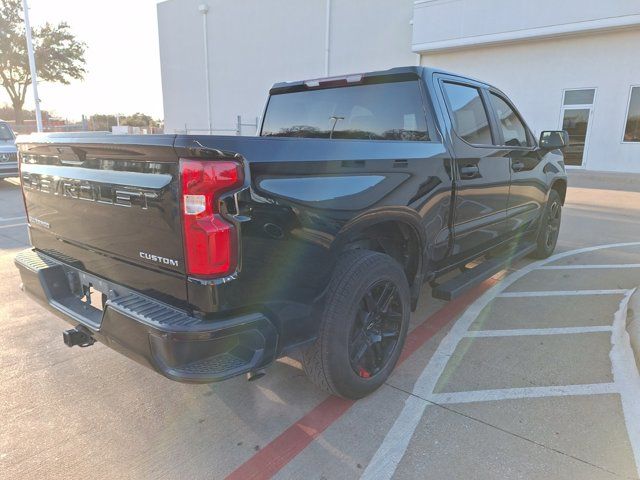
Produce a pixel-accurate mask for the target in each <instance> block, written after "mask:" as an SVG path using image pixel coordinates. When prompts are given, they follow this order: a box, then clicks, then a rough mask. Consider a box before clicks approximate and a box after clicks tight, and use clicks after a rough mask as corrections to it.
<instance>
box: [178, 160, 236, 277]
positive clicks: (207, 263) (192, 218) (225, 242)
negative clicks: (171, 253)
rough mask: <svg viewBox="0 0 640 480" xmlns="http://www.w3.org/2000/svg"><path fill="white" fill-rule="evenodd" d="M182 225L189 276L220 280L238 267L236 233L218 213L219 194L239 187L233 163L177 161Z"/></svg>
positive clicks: (231, 225)
mask: <svg viewBox="0 0 640 480" xmlns="http://www.w3.org/2000/svg"><path fill="white" fill-rule="evenodd" d="M180 178H181V182H182V198H181V208H182V225H183V231H184V251H185V259H186V265H187V273H188V274H189V275H196V276H205V277H220V276H224V275H227V274H230V273H232V272H233V271H234V270H235V269H236V267H237V265H238V252H237V244H238V241H237V232H236V228H235V226H234V225H233V224H232V223H230V222H228V221H227V220H225V219H224V218H223V217H222V216H221V215H220V212H219V211H218V205H217V202H218V200H219V198H220V195H221V194H222V193H224V192H227V191H229V190H233V189H234V188H237V187H239V186H241V185H242V183H243V174H242V168H241V166H240V164H238V163H237V162H233V161H216V160H209V161H202V160H190V159H189V160H186V159H181V160H180Z"/></svg>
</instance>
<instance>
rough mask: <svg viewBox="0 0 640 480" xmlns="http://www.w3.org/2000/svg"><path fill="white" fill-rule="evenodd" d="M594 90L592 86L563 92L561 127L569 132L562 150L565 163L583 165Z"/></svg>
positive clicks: (576, 165)
mask: <svg viewBox="0 0 640 480" xmlns="http://www.w3.org/2000/svg"><path fill="white" fill-rule="evenodd" d="M595 92H596V91H595V89H594V88H588V89H580V90H565V92H564V98H563V102H562V111H561V128H562V130H566V131H567V132H569V145H568V146H567V147H566V148H565V150H564V163H565V165H570V166H575V167H583V166H584V165H585V159H586V153H587V147H588V139H589V123H590V121H591V116H592V114H593V100H594V97H595Z"/></svg>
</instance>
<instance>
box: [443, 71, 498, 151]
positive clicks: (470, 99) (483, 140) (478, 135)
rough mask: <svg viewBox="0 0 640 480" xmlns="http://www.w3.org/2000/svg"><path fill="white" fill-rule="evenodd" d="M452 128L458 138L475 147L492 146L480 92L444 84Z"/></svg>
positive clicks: (458, 85)
mask: <svg viewBox="0 0 640 480" xmlns="http://www.w3.org/2000/svg"><path fill="white" fill-rule="evenodd" d="M444 90H445V93H446V96H447V100H448V101H449V109H450V112H451V117H452V120H453V126H454V129H455V131H456V133H457V134H458V136H459V137H460V138H462V139H463V140H464V141H465V142H468V143H471V144H475V145H492V144H493V139H492V138H491V128H490V126H489V117H488V116H487V111H486V109H485V107H484V102H483V101H482V97H481V96H480V91H479V90H478V89H477V88H475V87H471V86H467V85H460V84H457V83H448V82H445V84H444Z"/></svg>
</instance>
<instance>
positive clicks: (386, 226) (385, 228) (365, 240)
mask: <svg viewBox="0 0 640 480" xmlns="http://www.w3.org/2000/svg"><path fill="white" fill-rule="evenodd" d="M355 248H363V249H367V250H373V251H376V252H380V253H385V254H387V255H389V256H390V257H391V258H393V259H394V260H396V261H397V262H398V263H399V264H400V265H401V266H402V269H403V270H404V272H405V274H406V275H407V280H408V282H409V285H412V284H413V282H414V280H415V279H416V274H417V273H418V269H419V267H420V261H421V260H422V258H421V243H420V237H419V236H418V233H417V232H416V231H415V229H414V227H412V226H410V225H409V224H407V223H404V222H400V221H395V220H390V221H386V222H380V223H376V224H374V225H370V226H368V227H366V228H363V229H362V230H360V231H358V232H356V233H353V234H351V235H350V238H349V241H348V242H347V243H346V245H345V247H344V250H351V249H355Z"/></svg>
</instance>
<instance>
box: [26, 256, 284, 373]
mask: <svg viewBox="0 0 640 480" xmlns="http://www.w3.org/2000/svg"><path fill="white" fill-rule="evenodd" d="M15 264H16V266H17V267H18V269H19V270H20V276H21V278H22V287H23V290H24V291H25V293H27V294H28V295H29V296H30V297H32V298H33V299H34V300H36V301H37V302H38V303H39V304H41V305H42V306H44V307H45V308H47V309H48V310H49V311H51V312H53V313H55V314H56V315H57V316H59V317H60V318H62V319H63V320H65V321H67V322H69V323H70V324H72V325H74V326H78V325H82V326H84V327H86V328H87V329H89V331H90V332H91V334H92V336H93V337H94V338H95V339H96V340H98V341H99V342H101V343H103V344H105V345H107V346H109V347H111V348H113V349H114V350H116V351H118V352H120V353H122V354H124V355H126V356H127V357H129V358H131V359H133V360H135V361H137V362H139V363H141V364H142V365H145V366H147V367H149V368H152V369H154V370H156V371H157V372H159V373H161V374H162V375H164V376H166V377H168V378H170V379H172V380H177V381H181V382H188V383H211V382H217V381H221V380H225V379H227V378H231V377H234V376H237V375H241V374H243V373H247V372H251V371H254V370H258V369H261V368H263V367H265V366H266V365H268V364H270V363H271V362H273V361H274V360H275V358H276V348H277V343H278V333H277V330H276V328H275V327H274V325H273V324H272V323H271V321H270V320H269V319H268V318H267V317H266V316H264V315H263V314H261V313H246V314H242V315H236V316H233V317H228V318H220V319H216V320H203V319H201V318H198V317H194V316H190V315H189V314H188V313H187V312H185V311H183V310H179V309H176V308H173V307H171V306H169V305H166V304H164V303H161V302H158V301H157V300H154V299H151V298H149V297H147V296H145V295H142V294H140V293H138V292H135V291H132V290H130V289H127V288H126V287H123V286H121V285H117V284H114V283H112V282H109V281H107V280H104V279H102V278H98V277H95V276H92V275H91V274H89V273H87V272H84V271H83V270H81V269H79V268H77V267H76V266H73V265H71V264H67V263H63V262H60V261H59V260H56V259H54V258H52V257H50V256H48V255H46V254H44V253H42V252H39V251H37V250H33V249H30V250H25V251H23V252H21V253H19V254H18V255H17V256H16V259H15ZM89 284H91V286H92V288H94V289H95V290H97V291H99V292H102V293H104V294H105V295H106V298H107V300H106V302H105V303H104V305H103V306H102V308H97V307H96V306H92V305H90V304H88V303H86V302H85V301H83V297H82V292H83V288H82V287H83V286H87V285H89Z"/></svg>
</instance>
